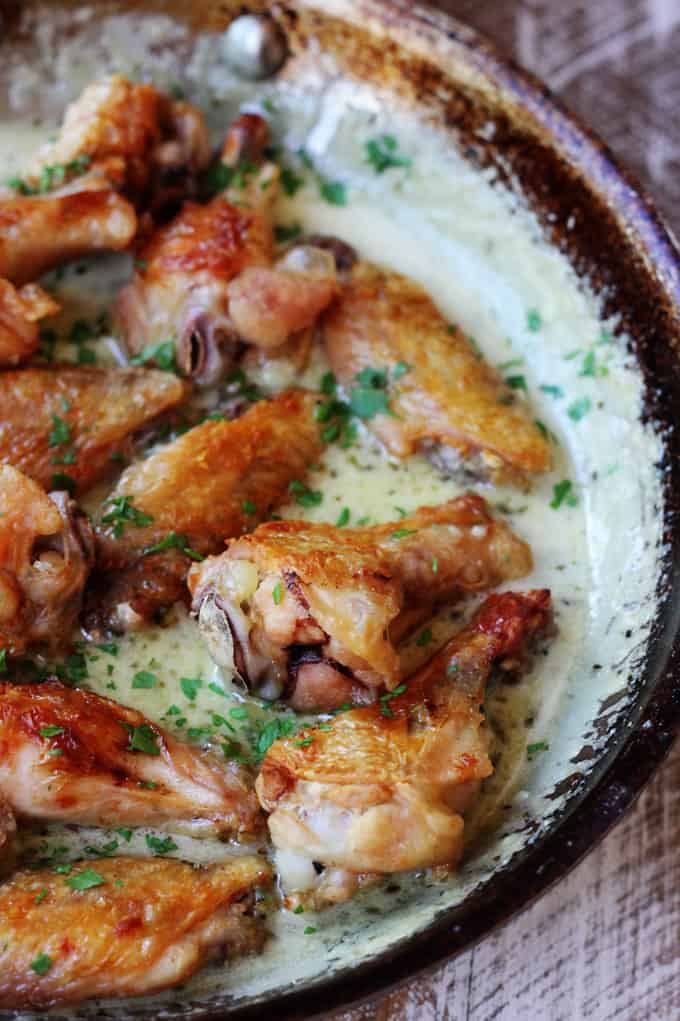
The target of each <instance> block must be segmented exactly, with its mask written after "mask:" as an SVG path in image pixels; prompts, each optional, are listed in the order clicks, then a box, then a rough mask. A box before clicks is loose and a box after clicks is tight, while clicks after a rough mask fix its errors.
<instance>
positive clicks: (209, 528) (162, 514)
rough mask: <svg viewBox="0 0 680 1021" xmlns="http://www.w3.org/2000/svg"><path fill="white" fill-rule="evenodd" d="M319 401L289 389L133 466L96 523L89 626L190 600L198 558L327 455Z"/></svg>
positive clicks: (124, 623)
mask: <svg viewBox="0 0 680 1021" xmlns="http://www.w3.org/2000/svg"><path fill="white" fill-rule="evenodd" d="M316 403H317V397H316V395H315V394H312V393H309V392H305V391H302V390H289V391H286V392H284V393H282V394H280V395H279V396H278V397H276V398H274V399H273V400H271V401H260V402H258V403H257V404H255V405H254V406H253V407H251V408H250V410H249V411H247V412H246V414H245V415H243V416H242V417H241V418H238V419H236V420H234V421H231V422H226V421H208V422H204V423H203V424H202V425H199V426H196V427H195V428H194V429H191V430H190V431H189V432H187V433H185V434H184V435H183V436H180V437H179V438H178V439H177V440H175V441H174V442H173V443H170V444H168V445H167V446H166V447H164V448H162V449H161V450H159V451H158V452H157V453H155V454H152V455H151V456H150V457H148V458H147V459H146V460H144V461H140V462H139V463H137V464H133V465H132V466H131V467H130V468H128V469H127V470H126V471H125V472H124V473H123V475H122V476H121V478H120V480H119V482H118V485H117V486H116V488H115V490H114V491H113V493H112V494H111V497H110V498H109V500H108V501H107V502H106V504H105V505H104V508H103V511H102V513H101V515H100V517H99V521H98V523H97V526H96V528H97V534H98V537H99V567H100V572H101V575H103V577H102V579H101V582H100V585H99V586H98V590H97V592H96V593H95V598H94V605H93V612H92V613H91V614H90V626H92V627H93V628H96V627H98V626H99V627H100V626H101V623H102V620H103V622H104V623H105V624H106V626H108V627H110V628H113V629H114V630H121V629H125V628H126V627H129V626H135V624H138V623H140V622H142V621H144V620H149V619H150V618H152V617H153V616H154V614H155V613H156V612H157V611H158V610H159V609H161V608H163V607H167V606H169V605H171V604H172V603H174V602H176V601H177V600H178V599H182V598H184V596H185V594H186V587H185V583H184V579H185V577H186V573H187V570H188V569H189V566H190V563H191V558H194V559H195V558H196V557H197V556H198V557H199V559H200V557H201V556H203V555H206V554H209V553H215V552H217V551H218V550H220V549H222V547H223V544H224V540H225V538H227V537H229V536H231V535H239V534H241V533H242V532H244V531H246V530H247V529H249V528H253V527H254V526H255V525H257V524H258V523H259V522H260V521H262V520H263V519H264V518H266V517H268V515H269V513H270V512H271V510H272V508H273V507H274V506H275V505H276V504H277V503H279V502H280V501H281V500H282V499H283V497H284V496H285V494H286V491H287V488H288V485H289V483H290V482H291V481H292V480H293V479H299V478H301V477H302V476H303V475H304V474H305V472H306V470H307V468H308V467H309V465H310V464H311V463H312V462H313V461H314V460H315V459H316V458H317V457H318V456H319V454H320V452H321V441H320V439H319V427H318V424H317V423H316V421H315V419H314V409H315V407H316ZM159 544H160V547H159ZM187 551H188V552H187Z"/></svg>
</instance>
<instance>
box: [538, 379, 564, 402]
mask: <svg viewBox="0 0 680 1021" xmlns="http://www.w3.org/2000/svg"><path fill="white" fill-rule="evenodd" d="M539 390H542V391H543V393H544V394H548V396H549V397H554V398H555V400H558V399H559V398H560V397H564V390H563V389H562V387H561V386H553V385H552V384H549V383H541V385H540V387H539Z"/></svg>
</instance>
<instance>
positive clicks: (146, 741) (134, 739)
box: [124, 723, 161, 790]
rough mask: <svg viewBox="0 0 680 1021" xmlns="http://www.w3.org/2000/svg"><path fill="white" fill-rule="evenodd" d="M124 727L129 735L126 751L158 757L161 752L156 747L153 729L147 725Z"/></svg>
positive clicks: (156, 737) (156, 740) (126, 725)
mask: <svg viewBox="0 0 680 1021" xmlns="http://www.w3.org/2000/svg"><path fill="white" fill-rule="evenodd" d="M124 726H125V729H126V730H127V731H128V732H129V734H130V738H129V741H128V746H127V747H128V751H131V752H143V753H144V754H145V755H160V753H161V750H160V748H159V747H158V736H157V734H156V731H155V730H154V729H153V727H151V726H149V724H148V723H142V724H140V726H139V727H132V726H129V725H128V724H124ZM154 786H155V785H154ZM151 790H153V788H151Z"/></svg>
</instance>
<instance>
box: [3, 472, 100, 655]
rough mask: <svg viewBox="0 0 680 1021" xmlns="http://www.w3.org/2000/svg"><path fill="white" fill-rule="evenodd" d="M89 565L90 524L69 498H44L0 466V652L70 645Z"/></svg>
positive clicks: (27, 481)
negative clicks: (32, 646) (41, 645)
mask: <svg viewBox="0 0 680 1021" xmlns="http://www.w3.org/2000/svg"><path fill="white" fill-rule="evenodd" d="M93 562H94V537H93V535H92V529H91V527H90V523H89V521H88V520H87V518H86V517H85V515H84V514H83V513H82V512H81V511H79V510H78V508H77V506H76V504H75V503H74V501H73V500H71V499H70V497H69V496H68V494H67V493H64V492H55V493H51V494H50V496H49V497H48V496H47V494H46V493H45V492H44V491H43V490H42V489H41V488H40V486H38V485H36V483H35V482H33V481H32V480H31V479H28V478H26V476H25V475H22V474H21V472H19V471H17V470H16V469H15V468H12V467H10V466H9V465H0V651H3V652H5V653H7V654H9V655H16V654H19V653H22V652H23V651H24V650H25V649H26V647H27V646H28V645H30V644H31V643H33V642H46V643H48V644H49V645H50V646H51V647H52V648H55V647H56V646H58V645H59V644H60V643H61V642H63V641H64V640H66V641H68V639H69V637H70V634H71V631H72V629H73V626H74V624H75V622H76V619H77V617H78V614H79V612H80V606H81V601H82V594H83V589H84V587H85V582H86V580H87V576H88V574H89V572H90V568H91V567H92V564H93Z"/></svg>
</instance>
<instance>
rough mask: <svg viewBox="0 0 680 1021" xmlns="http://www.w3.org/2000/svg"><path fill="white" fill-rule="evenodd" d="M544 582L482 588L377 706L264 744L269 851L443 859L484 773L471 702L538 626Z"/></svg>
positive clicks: (331, 859) (355, 859)
mask: <svg viewBox="0 0 680 1021" xmlns="http://www.w3.org/2000/svg"><path fill="white" fill-rule="evenodd" d="M549 607H550V594H549V593H548V592H547V591H544V590H543V591H535V592H527V593H524V594H521V593H517V594H515V593H511V592H507V593H503V594H501V595H492V596H490V597H489V598H488V599H487V600H486V601H485V603H484V604H483V605H482V607H481V609H480V610H479V611H478V613H477V614H476V616H475V617H474V618H473V620H472V622H471V623H470V624H469V625H468V626H467V627H466V628H465V629H464V630H463V631H461V632H460V633H459V634H458V635H457V636H456V637H455V638H453V639H452V640H451V641H450V642H448V643H447V645H445V646H444V647H443V648H442V649H441V650H440V651H439V653H437V654H436V655H435V656H434V658H433V659H432V660H430V662H429V663H427V664H426V665H425V666H424V667H423V668H422V669H421V670H419V671H417V672H416V673H415V674H414V675H413V676H412V677H411V678H410V679H409V680H407V681H406V683H405V684H404V685H403V686H401V687H400V688H397V689H396V690H395V692H394V694H393V695H390V696H388V697H387V698H385V697H383V699H382V700H381V702H380V704H379V705H374V706H364V707H362V708H359V709H352V710H351V711H349V712H345V713H342V714H340V715H338V716H336V717H335V718H334V719H333V720H332V722H330V723H327V724H323V725H322V726H320V727H313V728H310V729H309V731H307V732H303V733H302V734H298V735H296V738H295V739H287V738H284V739H281V740H279V741H276V742H275V743H274V744H273V745H272V747H271V748H270V749H269V751H268V752H267V754H266V756H265V759H264V761H263V763H262V768H261V771H260V775H259V777H258V780H257V784H256V790H257V792H258V796H259V798H260V802H261V804H262V806H263V808H264V809H265V810H266V811H268V812H271V815H270V817H269V829H270V833H271V836H272V840H273V841H274V844H275V846H276V847H277V848H279V849H282V850H284V851H288V852H295V853H297V854H302V855H304V856H306V857H307V858H310V859H312V860H313V861H315V862H320V863H322V864H324V865H328V866H332V867H336V868H339V869H343V870H347V871H348V872H350V873H385V872H396V871H399V870H402V869H415V868H425V867H428V866H432V865H448V866H453V865H455V864H456V863H457V862H458V860H459V858H460V855H461V852H462V846H463V845H462V837H463V819H462V816H461V813H462V812H463V811H464V809H465V807H466V805H467V804H468V803H469V801H470V798H471V797H473V796H474V794H475V793H476V791H477V789H478V785H479V782H480V781H481V780H483V779H484V778H485V777H487V776H489V775H490V773H491V772H492V766H491V762H490V760H489V756H488V753H487V737H486V732H485V726H484V716H483V714H482V713H481V712H480V704H481V702H482V700H483V697H484V688H485V685H486V682H487V680H488V677H489V674H490V672H491V670H492V668H493V667H494V666H500V667H501V668H502V669H506V670H508V669H513V670H514V669H517V668H518V667H519V666H520V665H521V663H522V660H523V657H524V655H525V652H526V648H527V645H528V643H529V642H530V640H531V639H532V638H533V637H534V636H535V635H536V634H537V633H539V632H541V631H542V630H543V629H544V628H545V627H546V624H547V620H548V614H549Z"/></svg>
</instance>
